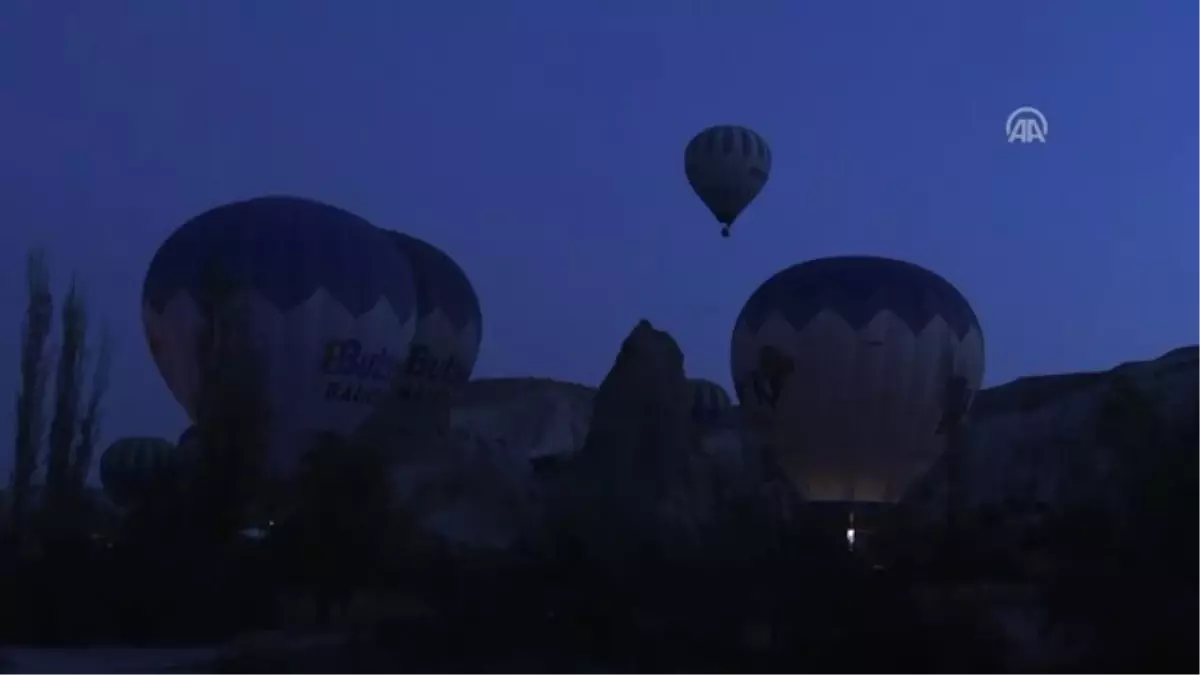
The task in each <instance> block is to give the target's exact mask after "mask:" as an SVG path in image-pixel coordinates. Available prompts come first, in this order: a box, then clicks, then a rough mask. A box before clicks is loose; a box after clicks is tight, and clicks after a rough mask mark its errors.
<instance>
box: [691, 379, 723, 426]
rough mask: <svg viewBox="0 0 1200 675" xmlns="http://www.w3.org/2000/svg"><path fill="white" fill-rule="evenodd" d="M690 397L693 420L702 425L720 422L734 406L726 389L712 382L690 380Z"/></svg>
mask: <svg viewBox="0 0 1200 675" xmlns="http://www.w3.org/2000/svg"><path fill="white" fill-rule="evenodd" d="M688 395H689V397H690V399H691V403H692V418H693V419H694V420H696V421H697V422H701V423H714V422H716V421H718V420H720V419H721V417H722V416H723V415H724V414H725V412H726V411H728V410H729V409H730V408H731V407H732V406H733V403H732V401H731V399H730V398H729V392H727V391H725V387H722V386H721V385H719V384H717V383H716V382H713V381H711V380H704V379H699V378H697V379H691V380H688Z"/></svg>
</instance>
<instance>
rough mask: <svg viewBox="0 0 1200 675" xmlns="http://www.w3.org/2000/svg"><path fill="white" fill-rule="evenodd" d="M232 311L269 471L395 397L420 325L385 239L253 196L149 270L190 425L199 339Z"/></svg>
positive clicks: (151, 336)
mask: <svg viewBox="0 0 1200 675" xmlns="http://www.w3.org/2000/svg"><path fill="white" fill-rule="evenodd" d="M214 278H219V279H218V281H214ZM231 310H236V312H237V313H238V315H239V316H240V318H241V319H242V320H244V324H245V325H244V326H243V327H242V328H239V331H241V334H242V336H244V337H245V338H247V339H248V341H249V344H250V346H252V347H253V349H254V353H255V355H256V357H257V363H256V365H257V366H259V367H261V371H262V372H261V377H262V383H261V384H262V391H263V397H264V399H265V401H264V402H263V403H264V404H265V408H266V409H267V410H269V411H270V412H269V415H270V420H269V445H270V449H269V451H268V453H269V458H270V460H271V467H272V468H273V469H277V470H281V471H290V470H293V469H294V468H295V466H296V460H297V459H298V457H299V454H300V453H302V452H304V451H305V450H306V449H307V445H308V443H309V441H310V440H311V439H312V438H313V437H314V436H315V433H316V432H320V431H333V432H336V433H349V432H351V431H353V430H354V429H355V428H356V427H357V426H358V424H359V423H361V422H362V420H363V419H364V418H365V417H366V415H368V414H369V413H370V412H371V410H372V408H373V405H374V404H375V403H376V402H378V401H379V400H380V399H381V398H383V397H386V396H389V395H390V394H391V383H392V380H393V378H394V376H395V373H396V371H397V370H398V368H399V367H400V365H401V364H402V363H403V362H404V359H405V358H406V357H407V354H408V348H409V344H410V342H411V339H412V335H413V332H414V329H415V321H416V292H415V286H414V281H413V272H412V268H411V266H410V264H409V262H408V260H407V259H406V258H405V257H404V256H403V255H402V254H401V253H400V251H399V250H397V248H396V247H395V246H393V245H392V244H391V241H390V240H389V239H388V237H387V236H386V235H385V234H384V233H383V232H382V231H380V230H379V229H377V228H375V227H374V226H373V225H371V224H370V223H368V222H367V221H365V220H363V219H362V218H359V217H358V216H355V215H353V214H351V213H349V212H346V211H343V210H341V209H338V208H336V207H333V206H329V205H327V204H322V203H320V202H315V201H311V200H307V199H300V198H295V197H263V198H258V199H251V200H248V201H243V202H236V203H232V204H227V205H225V206H220V207H217V208H215V209H212V210H210V211H207V212H205V213H203V214H201V215H199V216H197V217H195V218H193V219H192V220H190V221H188V222H186V223H184V224H183V225H182V226H181V227H180V228H179V229H178V230H176V231H175V232H174V233H173V234H171V236H170V237H168V238H167V240H166V241H165V242H163V244H162V246H161V247H159V249H158V251H157V253H156V254H155V256H154V259H153V260H152V261H151V263H150V269H149V271H148V272H147V273H146V279H145V283H144V286H143V294H142V316H143V320H144V324H145V328H146V335H147V338H148V340H149V342H150V349H151V352H152V354H153V356H154V361H155V363H156V365H157V366H158V368H159V372H161V373H162V375H163V378H164V379H165V380H166V382H167V385H168V387H170V389H171V392H172V393H173V394H174V395H175V397H176V398H177V399H178V400H179V402H180V403H181V404H182V405H183V407H184V408H185V409H186V410H187V412H188V414H189V416H191V418H192V419H193V421H195V420H196V415H197V405H198V402H199V401H198V395H199V392H200V385H201V382H202V375H203V373H204V368H203V367H202V360H201V353H200V352H201V349H200V345H201V344H202V343H201V342H200V341H201V340H202V339H203V336H204V335H206V334H207V332H208V331H211V330H212V328H213V318H214V316H215V315H216V313H217V312H218V311H220V312H221V313H222V315H223V316H224V315H227V314H228V313H229V312H230V311H231Z"/></svg>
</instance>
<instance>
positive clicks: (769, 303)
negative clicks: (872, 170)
mask: <svg viewBox="0 0 1200 675" xmlns="http://www.w3.org/2000/svg"><path fill="white" fill-rule="evenodd" d="M731 365H732V370H733V377H734V382H735V383H736V389H737V395H738V399H739V401H740V402H741V405H742V411H743V414H744V416H745V421H746V423H747V424H748V425H749V426H750V427H751V428H755V429H757V430H759V431H760V432H761V433H762V435H763V436H764V437H765V438H767V439H769V445H770V447H771V449H772V450H773V451H774V453H775V455H776V458H777V459H778V461H779V462H780V464H781V465H782V467H783V468H784V469H785V471H786V472H787V473H788V475H789V476H790V477H791V479H792V480H793V481H794V482H795V484H796V485H797V487H798V488H799V489H800V491H801V492H802V493H803V494H804V495H805V496H806V497H808V498H809V499H812V500H818V501H845V502H893V501H896V500H898V499H899V498H900V496H901V494H902V493H903V491H904V489H905V488H906V487H908V485H909V483H910V482H911V481H912V480H913V479H915V478H916V477H918V476H919V475H920V474H922V473H924V472H925V471H926V470H928V469H929V467H930V466H931V465H932V463H933V462H934V461H935V460H936V458H937V457H938V455H939V454H940V453H941V451H942V450H943V448H944V447H945V443H946V436H945V434H944V433H943V432H945V431H946V429H947V425H948V424H950V423H953V422H956V421H957V420H958V419H959V418H961V417H962V415H964V414H965V413H966V409H967V407H968V406H969V404H970V397H971V394H972V392H974V391H977V390H978V389H979V386H980V384H981V383H982V380H983V366H984V348H983V332H982V330H981V329H980V326H979V321H978V320H977V318H976V316H975V313H974V311H973V310H972V309H971V307H970V305H969V304H968V303H967V301H966V299H965V298H964V297H963V296H962V294H960V293H959V292H958V290H957V289H955V288H954V287H953V286H952V285H950V283H949V282H947V281H946V280H944V279H942V278H941V277H939V276H938V275H936V274H934V273H933V272H930V271H928V270H926V269H923V268H921V267H918V266H916V265H913V264H911V263H907V262H902V261H898V260H889V259H886V258H874V257H865V256H863V257H837V258H824V259H820V260H814V261H810V262H806V263H802V264H799V265H795V266H793V267H790V268H788V269H785V270H783V271H782V272H779V273H778V274H776V275H775V276H773V277H771V278H770V279H768V280H767V281H766V282H764V283H763V284H762V285H761V286H759V288H758V290H756V291H755V292H754V294H753V295H751V297H750V299H749V300H748V301H747V302H746V305H745V306H744V307H743V308H742V311H741V314H740V315H739V316H738V319H737V324H736V326H735V328H734V332H733V341H732V349H731Z"/></svg>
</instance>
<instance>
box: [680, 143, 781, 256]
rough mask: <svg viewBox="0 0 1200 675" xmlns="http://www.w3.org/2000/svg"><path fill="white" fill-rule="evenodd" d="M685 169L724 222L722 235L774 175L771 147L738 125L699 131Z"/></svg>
mask: <svg viewBox="0 0 1200 675" xmlns="http://www.w3.org/2000/svg"><path fill="white" fill-rule="evenodd" d="M683 163H684V170H685V171H686V172H687V179H688V182H689V183H691V184H692V189H693V190H695V191H696V195H697V196H699V197H700V200H701V201H702V202H704V205H705V206H707V207H708V210H709V211H712V214H713V216H715V217H716V219H717V222H719V223H721V225H723V227H722V228H721V236H724V237H728V236H729V228H731V227H733V222H734V221H735V220H737V217H738V216H739V215H740V214H741V213H742V211H744V210H745V208H746V207H747V206H749V205H750V202H752V201H754V198H755V197H757V196H758V193H759V192H762V189H763V186H764V185H766V184H767V178H768V176H770V174H771V148H770V147H768V146H767V142H766V140H764V139H763V137H762V136H759V135H758V134H757V133H755V132H753V131H751V130H750V129H747V128H746V127H739V126H734V125H718V126H713V127H709V128H707V129H705V130H704V131H701V132H700V133H698V134H696V136H695V137H694V138H692V140H691V141H690V142H689V143H688V144H687V149H686V150H684V153H683Z"/></svg>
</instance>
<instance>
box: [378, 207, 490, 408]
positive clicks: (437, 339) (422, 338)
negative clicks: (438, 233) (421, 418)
mask: <svg viewBox="0 0 1200 675" xmlns="http://www.w3.org/2000/svg"><path fill="white" fill-rule="evenodd" d="M385 232H386V233H387V235H388V236H389V237H390V238H391V239H392V242H393V243H394V244H395V245H396V247H397V248H398V249H399V251H400V252H401V254H402V255H403V256H404V258H405V259H406V260H408V261H409V263H410V264H411V265H412V270H413V281H414V284H415V288H416V314H417V323H416V332H415V334H414V335H413V340H412V347H411V348H410V349H409V353H408V358H407V359H406V360H405V362H404V364H403V366H402V367H401V368H400V370H399V373H398V378H397V381H396V386H397V393H398V394H399V396H400V397H401V398H402V399H403V398H435V399H442V400H444V401H445V402H446V404H447V405H448V404H449V401H450V400H451V399H452V398H453V396H454V394H455V393H457V391H458V390H459V389H460V388H461V387H462V385H463V384H465V383H466V381H467V380H468V379H470V377H471V371H472V370H474V368H475V359H476V358H477V357H478V356H479V343H480V341H481V340H482V337H483V314H482V312H481V311H480V308H479V297H478V296H477V295H476V294H475V289H474V287H472V286H471V280H470V279H468V278H467V274H466V272H463V270H462V268H461V267H459V265H458V263H456V262H455V261H454V259H453V258H451V257H450V256H449V255H447V254H446V253H444V252H443V251H441V250H440V249H438V248H437V247H435V246H433V245H432V244H429V243H428V242H425V241H422V240H420V239H417V238H416V237H413V236H411V235H407V234H402V233H400V232H394V231H391V230H385Z"/></svg>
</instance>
